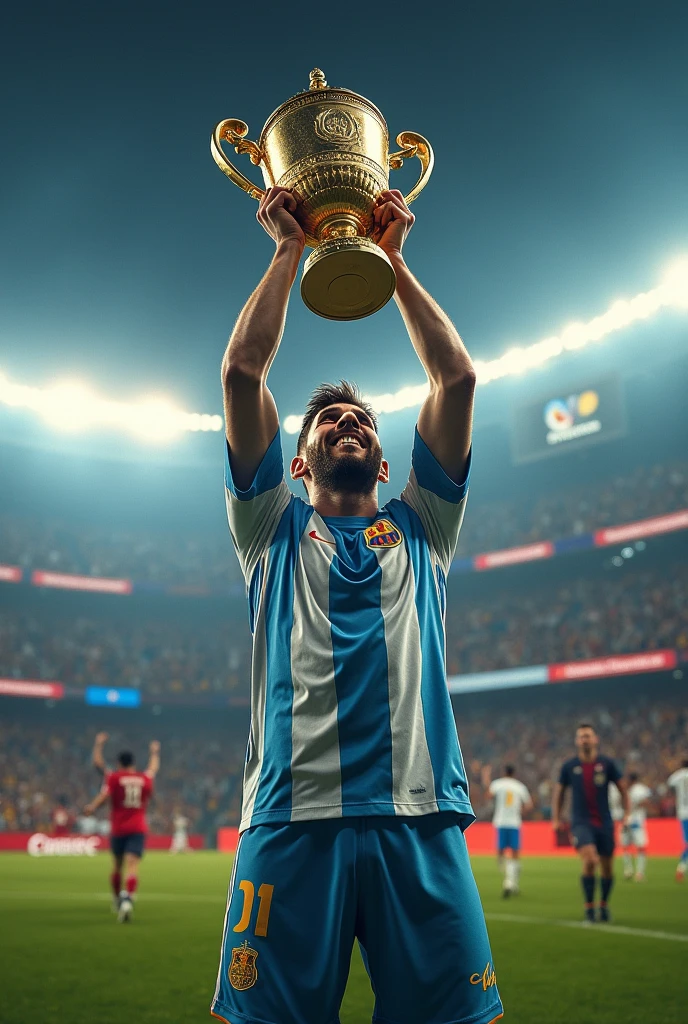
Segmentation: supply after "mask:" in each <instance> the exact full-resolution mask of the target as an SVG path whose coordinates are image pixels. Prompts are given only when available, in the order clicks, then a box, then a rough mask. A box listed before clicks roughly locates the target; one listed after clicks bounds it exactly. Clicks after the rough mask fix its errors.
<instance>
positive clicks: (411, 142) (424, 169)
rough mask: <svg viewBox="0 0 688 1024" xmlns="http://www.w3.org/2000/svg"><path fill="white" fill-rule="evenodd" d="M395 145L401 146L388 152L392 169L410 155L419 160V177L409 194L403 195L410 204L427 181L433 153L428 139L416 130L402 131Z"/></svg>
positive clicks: (433, 160) (395, 168) (433, 157)
mask: <svg viewBox="0 0 688 1024" xmlns="http://www.w3.org/2000/svg"><path fill="white" fill-rule="evenodd" d="M397 146H402V147H403V148H402V149H400V150H399V151H398V152H397V153H390V154H389V166H390V167H391V168H392V169H393V170H397V169H398V168H399V167H401V165H402V164H403V162H404V160H408V159H410V157H412V156H417V157H418V159H419V160H420V177H419V179H418V181H417V182H416V184H415V185H414V186H413V188H412V189H411V191H410V192H409V194H408V195H407V196H405V197H404V201H405V202H406V204H407V205H409V206H410V204H411V203H412V202H413V200H414V199H416V198H417V197H418V196H419V195H420V193H421V192H422V191H423V189H424V188H425V186H426V185H427V183H428V179H429V177H430V175H431V174H432V168H433V166H434V163H435V154H434V153H433V151H432V146H431V145H430V143H429V142H428V140H427V139H424V138H423V136H422V135H418V133H417V132H402V133H401V135H397Z"/></svg>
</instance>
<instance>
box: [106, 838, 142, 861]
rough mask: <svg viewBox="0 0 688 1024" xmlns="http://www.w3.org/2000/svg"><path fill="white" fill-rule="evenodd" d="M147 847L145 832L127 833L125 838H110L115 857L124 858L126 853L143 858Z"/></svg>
mask: <svg viewBox="0 0 688 1024" xmlns="http://www.w3.org/2000/svg"><path fill="white" fill-rule="evenodd" d="M145 845H146V835H145V833H144V832H127V834H126V835H125V836H110V849H111V850H112V853H113V856H115V857H123V856H124V854H125V853H133V854H134V856H135V857H143V850H144V847H145Z"/></svg>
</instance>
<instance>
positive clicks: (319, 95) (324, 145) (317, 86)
mask: <svg viewBox="0 0 688 1024" xmlns="http://www.w3.org/2000/svg"><path fill="white" fill-rule="evenodd" d="M247 134H248V125H247V124H245V123H244V122H243V121H238V120H236V119H235V118H229V119H228V120H226V121H221V122H220V124H218V126H217V128H216V129H215V131H214V132H213V135H212V139H211V142H210V149H211V152H212V154H213V158H214V160H215V163H216V164H217V165H218V167H219V168H220V170H221V171H222V172H223V173H224V174H226V175H227V177H228V178H230V179H231V180H232V181H233V182H234V184H235V185H238V186H239V188H242V189H244V191H245V192H248V194H249V195H250V196H253V198H254V199H258V200H260V199H261V198H262V197H263V196H264V195H265V192H264V190H263V189H261V188H259V187H258V186H257V185H254V184H253V182H252V181H249V179H248V178H246V177H244V175H243V174H242V173H241V171H238V170H237V168H236V167H235V166H234V164H232V163H231V162H230V161H229V160H228V159H227V156H226V155H225V152H224V150H223V148H222V143H223V141H225V140H226V141H227V142H229V143H231V144H232V145H233V146H234V148H235V150H236V152H237V153H247V154H248V156H249V157H250V160H251V163H252V164H255V165H256V166H258V165H260V167H261V168H262V171H263V179H264V181H265V185H266V188H270V187H271V186H272V185H281V186H283V187H284V188H290V189H293V194H294V197H295V198H296V200H297V203H298V206H297V209H296V212H295V214H294V216H295V217H296V219H297V221H298V222H299V224H300V225H301V227H302V229H303V231H304V234H305V236H306V244H307V245H309V246H312V247H313V250H314V251H313V252H312V253H311V254H310V256H309V257H308V259H307V260H306V263H305V266H304V270H303V278H302V280H301V295H302V297H303V301H304V302H305V303H306V305H307V306H308V307H309V309H312V310H313V312H314V313H318V314H319V315H320V316H324V317H328V318H329V319H330V320H357V319H359V318H360V317H364V316H369V315H370V314H371V313H375V312H376V311H377V310H378V309H381V308H382V306H384V305H385V303H386V302H388V301H389V299H391V297H392V295H393V294H394V289H395V287H396V277H395V274H394V268H393V267H392V264H391V263H390V261H389V259H388V257H387V255H386V253H384V252H383V251H382V249H380V248H379V246H377V245H376V244H375V243H374V242H373V241H372V239H371V238H370V235H371V234H372V232H373V209H374V206H375V199H376V198H377V196H379V194H380V192H382V191H383V190H384V189H386V188H389V168H390V167H392V168H395V169H396V168H398V167H401V165H402V164H403V162H404V160H406V159H407V158H409V157H414V156H415V157H418V159H419V160H420V165H421V173H420V177H419V179H418V181H417V182H416V185H415V186H414V188H413V189H411V191H410V192H409V194H408V195H407V196H406V202H407V203H411V202H413V200H414V199H415V198H416V196H417V195H418V194H419V192H420V191H421V190H422V189H423V188H425V185H426V184H427V182H428V178H429V177H430V174H431V173H432V166H433V163H434V157H433V153H432V148H431V146H430V143H429V142H428V141H427V139H424V138H423V136H422V135H417V134H416V133H415V132H402V133H401V134H400V135H397V145H398V146H401V149H400V150H399V151H398V152H396V153H390V152H389V132H388V131H387V124H386V122H385V119H384V117H383V116H382V114H381V113H380V111H379V110H378V109H377V107H376V106H375V105H374V104H372V103H371V102H370V100H367V99H366V98H365V97H364V96H359V95H358V93H355V92H351V91H350V90H349V89H333V88H330V87H329V86H328V84H327V82H326V81H325V76H324V74H323V73H322V71H320V70H319V69H318V68H316V69H315V70H314V71H311V75H310V87H309V89H307V90H305V91H304V92H301V93H299V94H298V95H297V96H293V97H292V98H291V99H289V100H287V102H286V103H283V104H282V106H281V107H278V108H277V110H276V111H275V112H274V113H273V114H271V115H270V117H269V118H268V120H267V122H266V124H265V127H264V128H263V131H262V132H261V134H260V138H259V139H258V142H250V141H249V140H248V139H247V138H246V135H247Z"/></svg>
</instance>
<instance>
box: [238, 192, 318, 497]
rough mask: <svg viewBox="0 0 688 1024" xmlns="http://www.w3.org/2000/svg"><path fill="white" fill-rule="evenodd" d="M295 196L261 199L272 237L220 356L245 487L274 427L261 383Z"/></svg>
mask: <svg viewBox="0 0 688 1024" xmlns="http://www.w3.org/2000/svg"><path fill="white" fill-rule="evenodd" d="M295 209H296V200H295V199H294V197H293V195H292V194H291V191H290V190H289V189H285V188H277V187H275V188H271V189H270V190H269V192H268V193H267V194H266V196H265V198H264V199H262V200H261V203H260V207H259V209H258V215H257V216H258V221H259V222H260V224H262V226H263V227H264V228H265V230H266V231H267V233H268V234H269V235H270V237H271V238H272V239H274V241H275V245H276V250H275V255H274V256H273V258H272V262H271V263H270V266H269V267H268V270H267V273H266V274H265V276H264V277H263V280H262V281H261V282H260V284H259V285H258V287H257V288H256V290H255V291H254V292H253V294H252V295H251V297H250V299H249V300H248V302H247V303H246V305H245V306H244V308H243V309H242V311H241V313H240V314H239V319H238V320H237V322H236V324H235V327H234V330H233V331H232V335H231V337H230V339H229V344H228V345H227V351H226V352H225V355H224V359H223V360H222V388H223V392H224V408H225V424H226V430H227V441H228V442H229V450H230V458H231V461H232V474H233V476H234V480H235V482H236V484H237V486H238V487H239V488H240V489H242V490H245V489H247V488H248V487H250V485H251V483H252V482H253V478H254V476H255V474H256V470H257V469H258V466H259V465H260V463H261V461H262V458H263V456H264V455H265V452H266V451H267V450H268V447H269V445H270V442H271V441H272V439H273V437H274V436H275V434H276V433H277V429H278V427H279V417H278V415H277V407H276V405H275V400H274V398H273V397H272V395H271V393H270V391H269V389H268V386H267V383H266V381H267V375H268V370H269V369H270V365H271V363H272V361H273V359H274V358H275V355H276V354H277V349H278V348H279V343H280V341H281V340H282V334H283V333H284V323H285V319H286V315H287V305H288V303H289V293H290V291H291V287H292V285H293V283H294V279H295V278H296V272H297V270H298V266H299V260H300V258H301V253H302V252H303V247H304V244H305V238H304V234H303V231H302V230H301V228H300V227H299V225H298V224H297V222H296V221H295V220H294V217H293V216H292V213H293V211H294V210H295Z"/></svg>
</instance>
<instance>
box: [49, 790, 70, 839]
mask: <svg viewBox="0 0 688 1024" xmlns="http://www.w3.org/2000/svg"><path fill="white" fill-rule="evenodd" d="M73 824H74V816H73V815H72V814H71V812H70V811H68V810H67V800H66V797H63V796H59V797H58V798H57V804H56V806H55V809H54V810H53V813H52V825H53V827H52V833H53V835H54V836H68V835H69V833H70V832H71V831H72V826H73Z"/></svg>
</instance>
